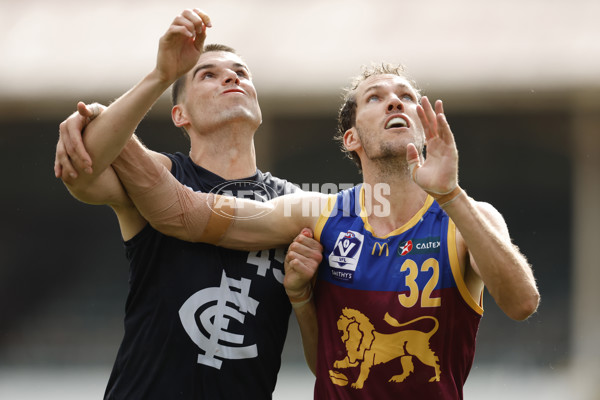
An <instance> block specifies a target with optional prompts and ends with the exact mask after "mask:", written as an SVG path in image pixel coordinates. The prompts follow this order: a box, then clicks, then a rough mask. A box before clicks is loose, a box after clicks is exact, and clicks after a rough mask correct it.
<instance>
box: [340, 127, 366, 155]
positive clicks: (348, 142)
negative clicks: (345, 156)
mask: <svg viewBox="0 0 600 400" xmlns="http://www.w3.org/2000/svg"><path fill="white" fill-rule="evenodd" d="M344 147H345V148H346V150H348V151H356V150H358V149H359V148H360V147H362V143H361V141H360V137H359V136H358V132H356V128H354V127H353V128H350V129H348V130H347V131H346V133H344Z"/></svg>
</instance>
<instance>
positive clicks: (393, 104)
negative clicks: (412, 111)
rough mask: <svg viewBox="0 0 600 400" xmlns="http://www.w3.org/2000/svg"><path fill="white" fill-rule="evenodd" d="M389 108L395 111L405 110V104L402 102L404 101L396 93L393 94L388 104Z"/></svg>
mask: <svg viewBox="0 0 600 400" xmlns="http://www.w3.org/2000/svg"><path fill="white" fill-rule="evenodd" d="M387 110H388V112H395V111H396V110H397V111H403V110H404V105H403V104H402V101H401V100H400V99H399V98H398V96H396V95H392V96H391V97H390V100H389V103H388V106H387Z"/></svg>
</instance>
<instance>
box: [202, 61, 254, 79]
mask: <svg viewBox="0 0 600 400" xmlns="http://www.w3.org/2000/svg"><path fill="white" fill-rule="evenodd" d="M231 66H232V67H233V68H234V69H236V68H243V69H244V70H246V72H248V75H250V70H249V69H248V67H247V66H246V65H244V64H241V63H237V62H236V63H233V64H232V65H231ZM216 67H217V65H216V64H202V65H199V66H198V67H197V68H196V69H195V70H194V72H193V73H192V79H194V77H195V76H196V74H197V73H198V72H200V71H202V70H205V69H211V68H216Z"/></svg>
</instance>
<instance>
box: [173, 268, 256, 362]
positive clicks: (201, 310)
mask: <svg viewBox="0 0 600 400" xmlns="http://www.w3.org/2000/svg"><path fill="white" fill-rule="evenodd" d="M250 283H251V281H250V280H249V279H244V278H242V279H240V280H237V279H231V278H228V277H227V275H226V274H225V272H223V275H222V277H221V285H220V287H212V288H206V289H203V290H200V291H199V292H197V293H195V294H194V295H192V296H191V297H190V298H189V299H188V300H187V301H186V302H185V303H184V304H183V306H181V308H180V309H179V318H180V319H181V323H182V324H183V327H184V329H185V331H186V332H187V334H188V335H189V336H190V338H191V339H192V341H193V342H194V343H195V344H196V345H197V346H198V347H199V348H200V349H201V350H202V351H203V354H198V364H204V365H208V366H210V367H213V368H216V369H221V364H222V361H221V359H230V360H239V359H243V358H254V357H256V356H257V355H258V351H257V348H256V345H255V344H254V345H250V346H240V345H241V344H243V343H244V336H243V335H237V334H235V333H231V332H228V328H229V322H230V321H231V319H235V320H237V321H238V322H240V323H243V322H244V318H245V314H247V313H250V314H252V315H256V309H257V308H258V304H259V303H258V301H256V300H255V299H253V298H251V297H250V296H249V295H248V293H249V291H250ZM232 289H234V290H232ZM232 305H235V306H236V307H237V308H234V307H232ZM197 313H198V317H197V318H196V314H197ZM227 343H229V344H232V345H234V346H227V345H226V344H227Z"/></svg>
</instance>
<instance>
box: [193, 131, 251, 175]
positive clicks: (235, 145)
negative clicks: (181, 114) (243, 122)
mask: <svg viewBox="0 0 600 400" xmlns="http://www.w3.org/2000/svg"><path fill="white" fill-rule="evenodd" d="M190 140H191V149H190V158H191V159H192V161H194V163H196V164H197V165H199V166H201V167H202V168H205V169H207V170H209V171H211V172H212V173H214V174H217V175H219V176H220V177H222V178H224V179H228V180H230V179H242V178H247V177H249V176H252V175H254V174H255V173H256V153H255V150H254V132H243V131H240V130H236V129H229V130H225V131H224V130H219V131H216V132H210V133H202V134H198V133H193V132H190Z"/></svg>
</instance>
